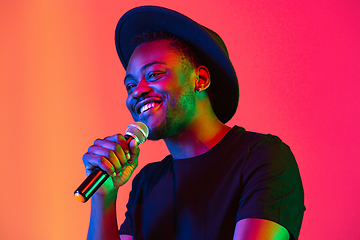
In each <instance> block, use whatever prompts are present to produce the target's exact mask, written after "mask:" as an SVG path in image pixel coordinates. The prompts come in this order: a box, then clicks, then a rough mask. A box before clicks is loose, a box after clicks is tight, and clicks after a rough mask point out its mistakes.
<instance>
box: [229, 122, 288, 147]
mask: <svg viewBox="0 0 360 240" xmlns="http://www.w3.org/2000/svg"><path fill="white" fill-rule="evenodd" d="M231 138H233V139H236V140H237V141H238V142H241V143H244V144H246V145H248V146H254V145H257V144H258V143H260V142H282V141H281V139H280V138H279V137H278V136H275V135H272V134H269V133H268V134H264V133H258V132H252V131H247V130H245V128H243V127H239V126H234V127H233V131H232V134H231Z"/></svg>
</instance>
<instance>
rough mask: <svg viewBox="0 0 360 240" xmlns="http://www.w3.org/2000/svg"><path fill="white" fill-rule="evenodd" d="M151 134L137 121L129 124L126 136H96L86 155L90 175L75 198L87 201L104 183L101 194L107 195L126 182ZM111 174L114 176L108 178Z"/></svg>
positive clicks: (76, 191)
mask: <svg viewBox="0 0 360 240" xmlns="http://www.w3.org/2000/svg"><path fill="white" fill-rule="evenodd" d="M148 134H149V130H148V128H147V127H146V125H145V124H143V123H142V122H135V123H133V124H130V125H129V126H128V128H127V129H126V132H125V134H124V136H123V135H121V134H117V135H114V136H111V137H107V138H105V139H97V140H96V141H95V142H94V145H92V146H91V147H90V148H89V150H88V152H87V153H86V154H85V155H84V156H83V162H84V165H85V168H86V172H87V174H88V177H87V178H86V179H85V181H84V182H83V183H82V184H81V185H80V186H79V187H78V189H76V190H75V193H74V194H75V197H76V199H78V200H79V201H80V202H86V201H87V200H88V199H89V198H90V197H91V196H92V195H93V194H94V193H95V192H96V191H97V190H98V189H99V188H100V187H101V186H102V185H103V187H101V188H100V189H99V194H104V195H105V194H107V193H108V192H111V191H114V190H115V189H117V188H119V187H120V186H122V185H123V184H125V183H126V182H127V181H128V180H129V178H130V176H131V174H132V173H133V171H134V170H135V168H136V167H137V165H138V156H139V151H140V150H139V148H138V145H140V144H141V143H143V142H145V140H146V138H147V136H148ZM109 176H111V177H112V179H109V180H108V181H106V180H107V179H108V178H109ZM110 180H112V181H110ZM104 183H105V184H104Z"/></svg>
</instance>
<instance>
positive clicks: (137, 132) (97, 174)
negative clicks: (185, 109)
mask: <svg viewBox="0 0 360 240" xmlns="http://www.w3.org/2000/svg"><path fill="white" fill-rule="evenodd" d="M148 135H149V129H148V127H147V126H146V125H145V124H144V123H142V122H134V123H132V124H130V125H129V126H128V127H127V129H126V131H125V134H124V137H125V139H126V142H127V144H129V143H130V141H131V140H132V139H135V141H136V143H137V144H138V145H140V144H142V143H143V142H145V140H146V139H147V137H148ZM108 177H109V174H107V172H106V171H104V170H102V169H100V168H95V169H94V170H93V171H92V172H91V173H90V175H89V176H88V177H87V178H86V179H85V180H84V182H83V183H82V184H81V185H80V186H79V187H78V188H77V189H76V190H75V192H74V194H75V198H76V199H77V200H78V201H80V202H83V203H85V202H87V200H89V198H91V196H92V195H93V194H94V193H95V192H96V191H97V190H98V189H99V187H100V186H101V185H102V184H103V183H104V182H105V181H106V179H108Z"/></svg>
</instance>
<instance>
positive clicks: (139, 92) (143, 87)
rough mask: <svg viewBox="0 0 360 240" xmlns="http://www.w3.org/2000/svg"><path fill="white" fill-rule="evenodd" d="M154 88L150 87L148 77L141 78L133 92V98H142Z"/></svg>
mask: <svg viewBox="0 0 360 240" xmlns="http://www.w3.org/2000/svg"><path fill="white" fill-rule="evenodd" d="M151 90H152V88H151V87H149V85H148V83H147V81H146V79H141V80H140V82H139V84H138V85H137V86H136V88H135V89H134V91H133V92H132V97H133V98H140V97H143V96H145V95H147V94H148V93H149V92H150V91H151Z"/></svg>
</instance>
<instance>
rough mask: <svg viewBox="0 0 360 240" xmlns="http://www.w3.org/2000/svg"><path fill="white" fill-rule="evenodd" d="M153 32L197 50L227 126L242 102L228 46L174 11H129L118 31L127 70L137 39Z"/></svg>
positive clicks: (117, 41) (152, 8) (216, 106)
mask: <svg viewBox="0 0 360 240" xmlns="http://www.w3.org/2000/svg"><path fill="white" fill-rule="evenodd" d="M150 30H160V31H166V32H170V33H172V34H173V35H176V36H178V37H180V38H182V39H183V40H185V41H186V42H187V43H188V44H190V45H191V47H192V49H194V50H195V52H196V53H197V55H198V56H199V58H200V61H201V64H203V65H205V66H206V67H207V68H208V69H209V71H210V77H211V92H212V94H213V98H212V107H213V109H214V112H215V114H216V116H217V117H218V118H219V120H220V121H221V122H223V123H226V122H227V121H229V120H230V119H231V118H232V117H233V116H234V114H235V112H236V109H237V106H238V102H239V84H238V79H237V77H236V73H235V70H234V67H233V65H232V63H231V61H230V59H229V54H228V52H227V49H226V46H225V44H224V42H223V41H222V39H221V38H220V36H219V35H218V34H217V33H215V32H213V31H212V30H210V29H208V28H206V27H204V26H202V25H200V24H198V23H196V22H195V21H193V20H192V19H190V18H188V17H186V16H184V15H182V14H180V13H178V12H175V11H173V10H170V9H167V8H163V7H157V6H142V7H137V8H134V9H131V10H130V11H128V12H126V13H125V14H124V15H123V16H122V17H121V18H120V20H119V22H118V24H117V26H116V31H115V44H116V50H117V53H118V55H119V58H120V60H121V63H122V65H123V66H124V68H125V69H126V68H127V65H128V62H129V59H130V56H131V54H132V53H133V51H134V49H135V48H136V45H134V44H133V43H132V39H133V38H134V37H135V36H138V35H141V34H142V33H144V32H147V31H150Z"/></svg>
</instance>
